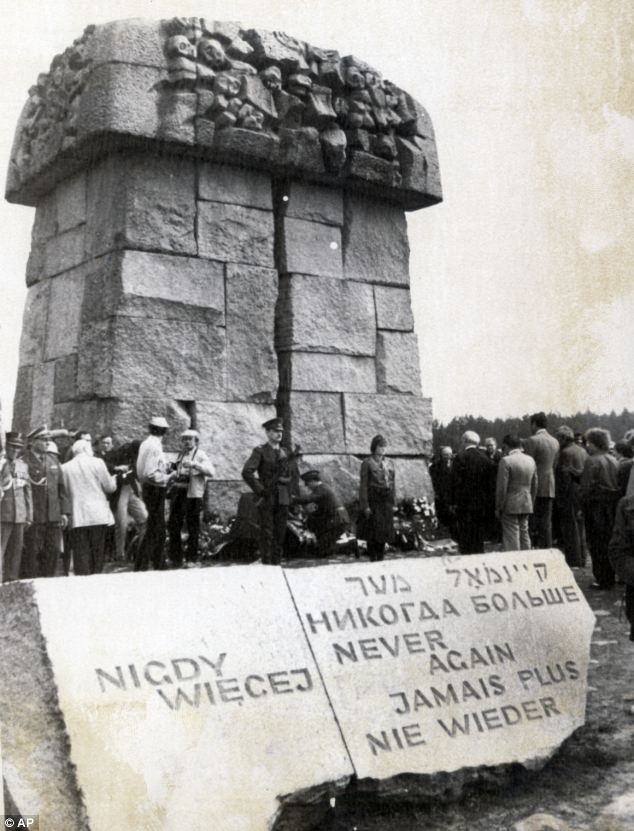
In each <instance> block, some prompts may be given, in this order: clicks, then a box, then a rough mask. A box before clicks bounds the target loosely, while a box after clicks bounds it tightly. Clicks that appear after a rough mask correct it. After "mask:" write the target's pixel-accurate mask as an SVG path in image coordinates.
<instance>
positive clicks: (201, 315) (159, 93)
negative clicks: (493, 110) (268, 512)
mask: <svg viewBox="0 0 634 831" xmlns="http://www.w3.org/2000/svg"><path fill="white" fill-rule="evenodd" d="M7 198H9V199H10V200H12V201H17V202H21V203H24V204H32V205H35V206H36V217H35V223H34V227H33V244H32V250H31V256H30V258H29V263H28V266H27V284H28V287H29V288H28V298H27V303H26V310H25V316H24V322H23V332H22V341H21V347H20V368H19V373H18V381H17V389H16V397H15V406H14V421H15V426H16V427H18V428H20V429H22V430H28V429H30V428H32V427H34V426H35V425H36V424H37V423H40V422H43V421H46V422H49V424H51V425H52V426H61V425H64V426H67V427H73V428H79V427H86V428H87V429H90V430H91V431H93V432H95V433H97V432H101V431H103V430H106V429H107V430H109V431H112V433H113V435H114V436H115V438H116V439H118V440H123V439H128V438H131V437H135V436H140V435H141V434H142V433H143V431H144V426H145V424H146V423H147V420H148V417H149V416H150V415H152V414H162V415H165V416H166V417H167V419H168V421H169V422H170V424H171V425H172V427H173V431H172V437H174V436H175V435H177V434H178V432H179V431H180V429H181V428H184V427H186V426H189V425H190V424H192V425H194V426H196V427H197V428H198V429H199V430H200V432H201V435H202V443H203V445H204V446H205V447H206V448H207V449H208V450H209V451H210V454H211V456H212V457H213V459H214V463H215V465H216V473H217V479H216V480H215V482H214V484H213V489H214V494H213V500H214V504H215V505H216V506H217V508H218V509H219V510H225V511H231V510H233V509H234V507H235V503H236V497H237V494H238V492H239V491H240V490H241V489H242V487H243V486H242V483H241V481H240V470H241V466H242V463H243V461H244V458H245V456H246V454H247V453H248V451H249V449H250V448H251V447H252V446H253V445H254V444H255V443H257V442H258V441H259V440H260V437H261V431H260V425H261V423H262V422H263V421H264V420H266V419H267V418H270V417H272V416H273V415H274V414H275V413H276V412H277V413H278V414H279V415H281V416H282V417H283V418H284V419H285V421H286V423H287V427H288V433H289V436H288V437H289V440H290V441H292V442H293V443H294V442H297V443H299V444H301V445H302V448H303V450H304V453H305V458H306V462H307V463H308V464H310V465H318V466H320V467H321V468H322V469H323V471H324V473H325V474H326V476H329V477H330V478H331V479H333V480H334V481H335V484H336V485H337V486H338V488H339V490H340V491H341V492H342V495H343V496H344V498H346V499H347V498H353V496H354V492H355V490H356V487H357V479H358V466H359V458H358V457H360V456H363V455H365V454H367V453H368V452H369V444H370V440H371V437H372V435H374V434H375V433H376V432H379V431H380V432H382V433H384V434H385V435H386V437H387V439H388V443H389V452H390V455H392V456H393V457H394V458H395V465H396V470H397V483H398V484H399V491H400V493H401V494H409V495H415V494H420V493H423V492H425V490H426V488H427V480H426V468H425V463H424V460H425V457H426V455H427V453H428V452H429V443H430V438H431V435H430V427H431V410H430V402H429V401H428V400H427V399H424V398H423V397H422V393H421V386H420V377H419V371H418V356H417V348H416V336H415V334H414V331H413V318H412V312H411V306H410V295H409V274H408V243H407V233H406V222H405V215H404V210H406V209H413V208H418V207H424V206H426V205H430V204H433V203H434V202H438V201H439V200H440V198H441V193H440V183H439V178H438V164H437V158H436V153H435V145H434V140H433V130H432V128H431V123H430V122H429V118H428V116H427V114H426V113H425V111H424V110H423V108H422V107H421V106H420V105H419V104H417V103H416V102H415V101H414V99H412V98H411V96H409V95H408V94H407V93H405V92H403V91H402V90H400V89H398V88H397V87H396V86H395V85H393V84H391V83H389V82H387V81H383V79H382V78H381V76H380V75H379V73H377V72H376V70H374V69H372V68H371V67H369V66H368V65H367V64H365V63H363V62H362V61H359V60H357V59H356V58H354V57H352V56H347V57H343V58H341V57H340V56H339V55H338V54H337V53H336V52H333V51H330V50H321V49H317V48H315V47H312V46H310V45H309V44H305V43H302V42H301V41H297V40H295V39H294V38H290V37H288V36H286V35H283V34H281V33H271V32H262V31H256V30H251V29H249V30H245V29H243V28H241V27H240V26H239V25H238V24H225V23H218V22H210V21H205V20H203V19H201V18H175V19H174V20H171V21H160V22H157V23H152V22H145V21H123V22H117V23H112V24H106V25H105V26H99V27H89V28H88V29H87V30H86V32H85V33H84V35H83V37H82V38H80V39H78V40H77V41H75V43H74V44H73V45H72V46H71V47H69V49H67V50H66V52H65V53H64V54H63V55H61V56H58V57H57V58H55V59H54V61H53V65H52V67H51V72H50V73H49V74H48V75H41V76H40V77H39V79H38V83H37V85H36V86H35V87H33V88H32V89H31V91H30V97H29V100H28V102H27V104H26V106H25V109H24V112H23V114H22V117H21V120H20V123H19V125H18V129H17V132H16V140H15V143H14V148H13V151H12V158H11V162H10V165H9V176H8V181H7ZM172 441H173V438H172ZM168 446H169V445H168ZM173 446H174V444H172V447H173Z"/></svg>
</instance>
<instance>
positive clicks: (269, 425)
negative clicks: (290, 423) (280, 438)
mask: <svg viewBox="0 0 634 831" xmlns="http://www.w3.org/2000/svg"><path fill="white" fill-rule="evenodd" d="M262 427H263V428H264V429H265V430H283V429H284V425H283V423H282V419H281V418H270V419H269V420H268V421H265V422H264V424H263V425H262Z"/></svg>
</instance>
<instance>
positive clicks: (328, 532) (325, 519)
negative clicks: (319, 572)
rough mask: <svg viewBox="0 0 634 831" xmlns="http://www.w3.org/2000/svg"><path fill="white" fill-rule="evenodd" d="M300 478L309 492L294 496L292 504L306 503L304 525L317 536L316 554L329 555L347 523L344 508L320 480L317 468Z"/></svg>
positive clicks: (320, 555) (330, 489) (333, 551)
mask: <svg viewBox="0 0 634 831" xmlns="http://www.w3.org/2000/svg"><path fill="white" fill-rule="evenodd" d="M300 478H301V480H302V481H303V483H304V484H305V485H306V487H307V488H308V490H309V491H310V493H309V494H308V496H294V497H293V504H294V505H306V507H307V509H308V520H307V522H306V525H307V526H308V530H309V531H312V532H313V534H314V535H315V537H316V538H317V553H318V556H319V557H331V556H332V555H333V554H334V553H335V543H336V542H337V540H338V539H339V537H340V536H341V534H342V533H343V531H344V530H345V528H346V525H347V516H346V509H345V508H344V507H343V506H342V505H341V503H340V502H339V500H338V499H337V497H336V496H335V493H334V491H333V490H332V488H330V487H328V485H324V483H323V482H322V481H321V476H320V474H319V471H318V470H307V471H306V473H302V475H301V477H300Z"/></svg>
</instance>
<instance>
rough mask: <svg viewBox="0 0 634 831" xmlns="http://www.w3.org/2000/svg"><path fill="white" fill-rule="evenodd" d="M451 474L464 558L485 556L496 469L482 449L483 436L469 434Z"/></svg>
mask: <svg viewBox="0 0 634 831" xmlns="http://www.w3.org/2000/svg"><path fill="white" fill-rule="evenodd" d="M461 441H462V450H460V452H459V453H457V454H456V457H455V458H454V462H453V467H452V470H451V501H452V504H453V506H454V508H455V512H456V538H457V542H458V549H459V551H460V553H461V554H482V553H483V552H484V536H485V532H486V526H487V520H488V516H489V515H490V513H491V504H490V503H491V498H492V494H491V487H490V483H491V477H492V471H493V470H495V465H494V463H493V462H492V461H491V459H489V457H488V456H487V455H486V453H484V452H483V451H482V450H480V449H479V447H478V445H479V444H480V436H479V435H478V434H477V433H474V432H473V431H472V430H467V432H466V433H464V434H463V436H462V440H461Z"/></svg>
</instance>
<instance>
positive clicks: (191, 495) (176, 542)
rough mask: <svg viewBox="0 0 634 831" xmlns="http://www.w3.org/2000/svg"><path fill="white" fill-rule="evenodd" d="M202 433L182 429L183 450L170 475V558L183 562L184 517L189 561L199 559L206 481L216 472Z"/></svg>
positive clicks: (175, 561)
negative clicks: (201, 515)
mask: <svg viewBox="0 0 634 831" xmlns="http://www.w3.org/2000/svg"><path fill="white" fill-rule="evenodd" d="M199 441H200V435H199V433H198V431H197V430H185V431H184V432H183V433H181V445H182V449H181V452H180V453H179V454H178V458H177V459H176V469H175V471H174V472H173V473H172V474H171V475H170V484H169V490H170V495H169V499H170V502H171V505H170V518H169V525H168V527H169V538H170V542H169V555H170V560H171V562H172V563H173V564H174V565H176V566H180V565H182V562H183V550H182V544H181V528H182V527H183V520H184V521H185V525H186V527H187V553H186V557H187V562H188V563H194V562H195V561H196V560H197V559H198V535H199V532H200V512H201V509H202V504H203V496H204V493H205V481H206V480H207V478H209V477H212V476H213V475H214V468H213V465H212V464H211V462H210V461H209V459H208V457H207V454H206V453H205V451H204V450H201V449H200V447H199V446H198V443H199Z"/></svg>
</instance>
